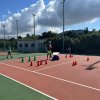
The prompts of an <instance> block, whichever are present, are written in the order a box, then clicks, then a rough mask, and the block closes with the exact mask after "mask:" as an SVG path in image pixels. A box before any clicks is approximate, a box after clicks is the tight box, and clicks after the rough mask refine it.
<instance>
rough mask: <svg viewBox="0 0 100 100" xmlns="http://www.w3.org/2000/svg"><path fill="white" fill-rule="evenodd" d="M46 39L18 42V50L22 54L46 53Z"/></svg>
mask: <svg viewBox="0 0 100 100" xmlns="http://www.w3.org/2000/svg"><path fill="white" fill-rule="evenodd" d="M45 41H46V40H45V39H41V40H35V41H34V40H18V41H17V48H18V51H20V52H45V44H44V42H45Z"/></svg>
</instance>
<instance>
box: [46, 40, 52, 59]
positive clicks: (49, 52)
mask: <svg viewBox="0 0 100 100" xmlns="http://www.w3.org/2000/svg"><path fill="white" fill-rule="evenodd" d="M48 57H49V58H51V57H52V45H51V41H49V44H48V45H47V59H48Z"/></svg>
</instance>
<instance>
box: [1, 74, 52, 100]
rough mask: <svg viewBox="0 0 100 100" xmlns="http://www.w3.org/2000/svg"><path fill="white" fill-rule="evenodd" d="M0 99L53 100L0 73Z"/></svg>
mask: <svg viewBox="0 0 100 100" xmlns="http://www.w3.org/2000/svg"><path fill="white" fill-rule="evenodd" d="M0 100H53V99H51V98H49V97H47V96H45V95H43V94H41V93H39V92H37V91H35V90H32V89H30V88H28V87H25V86H24V85H21V84H19V83H17V82H15V81H13V80H11V79H8V78H6V77H5V76H2V75H0Z"/></svg>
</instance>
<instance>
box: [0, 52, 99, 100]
mask: <svg viewBox="0 0 100 100" xmlns="http://www.w3.org/2000/svg"><path fill="white" fill-rule="evenodd" d="M36 57H37V61H41V60H44V59H46V55H42V56H40V55H38V56H36ZM59 57H60V59H59V60H57V61H50V60H48V61H47V64H45V63H44V62H43V63H42V65H39V66H37V61H33V57H32V56H31V61H32V65H31V62H28V57H25V58H24V62H23V63H22V62H21V59H8V60H3V61H1V62H0V73H1V75H6V76H7V77H9V78H11V79H13V80H16V81H17V82H20V83H22V84H24V85H26V86H28V87H31V88H32V89H36V90H38V91H40V92H42V93H44V94H46V95H47V97H45V96H44V97H43V99H42V97H40V98H41V99H40V100H49V99H58V100H84V99H85V100H99V98H100V80H99V79H100V75H99V73H100V67H99V66H100V60H99V58H100V57H99V56H85V55H73V57H69V55H68V56H67V58H66V55H65V54H59ZM87 58H88V60H87ZM75 61H76V62H77V64H76V65H73V62H75ZM10 81H11V80H10ZM17 84H19V83H17ZM19 91H20V90H19ZM29 91H30V90H29ZM29 91H27V93H28V95H29V94H30V92H29ZM31 91H32V90H31ZM32 93H33V95H34V92H32ZM19 94H20V95H23V94H22V93H19ZM12 95H13V94H12ZM37 95H38V94H37ZM40 95H41V94H40ZM30 98H31V97H30ZM32 98H33V100H36V99H35V98H34V97H32ZM2 100H6V99H3V98H2ZM19 100H20V99H19ZM37 100H39V99H37Z"/></svg>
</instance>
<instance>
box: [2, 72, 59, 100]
mask: <svg viewBox="0 0 100 100" xmlns="http://www.w3.org/2000/svg"><path fill="white" fill-rule="evenodd" d="M0 75H2V76H4V77H6V78H8V79H10V80H13V81H15V82H17V83H19V84H21V85H23V86H25V87H27V88H30V89H32V90H34V91H36V92H38V93H40V94H43V95H45V96H47V97H49V98H51V99H53V100H58V99H56V98H54V97H52V96H50V95H48V94H46V93H43V92H41V91H39V90H37V89H35V88H32V87H30V86H28V85H26V84H24V83H22V82H19V81H17V80H15V79H13V78H11V77H8V76H6V75H4V74H2V73H0Z"/></svg>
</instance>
